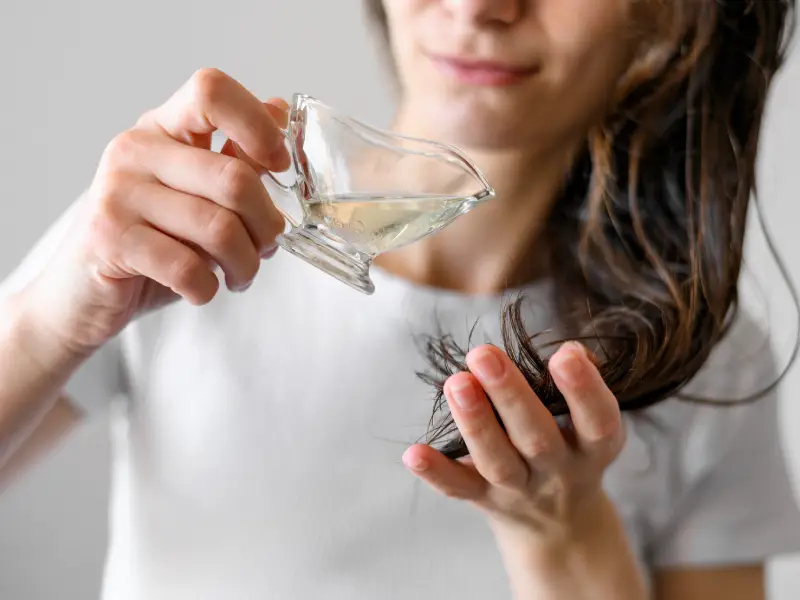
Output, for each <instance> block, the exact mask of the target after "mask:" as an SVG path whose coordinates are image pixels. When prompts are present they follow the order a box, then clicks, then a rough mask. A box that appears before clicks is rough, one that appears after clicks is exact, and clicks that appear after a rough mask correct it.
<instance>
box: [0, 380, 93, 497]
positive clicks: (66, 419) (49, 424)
mask: <svg viewBox="0 0 800 600" xmlns="http://www.w3.org/2000/svg"><path fill="white" fill-rule="evenodd" d="M82 417H83V416H82V413H81V412H80V411H79V410H78V409H76V408H75V407H74V406H73V405H72V404H70V402H69V401H68V400H67V399H66V398H65V397H64V396H61V397H60V398H59V399H58V400H57V401H56V403H55V404H53V407H52V408H51V409H50V410H49V411H48V412H47V413H46V414H45V415H44V417H42V419H41V421H40V422H39V424H38V425H37V426H36V429H34V430H33V431H32V432H31V434H30V435H28V437H27V438H25V440H24V441H23V442H22V444H21V445H20V446H19V447H18V448H17V450H16V451H15V452H13V453H12V454H11V456H10V457H9V458H8V460H7V461H6V462H5V464H3V465H2V466H0V492H2V491H3V489H4V488H6V487H8V486H9V485H10V484H11V483H12V482H13V481H14V480H15V479H16V477H17V476H19V475H20V474H21V473H22V472H23V471H24V470H25V469H27V468H28V467H30V466H32V465H33V464H35V463H36V461H37V460H39V459H40V458H41V457H42V456H44V455H45V454H46V453H47V452H48V451H50V450H51V449H52V448H53V447H54V446H55V445H56V444H57V443H58V442H60V441H61V440H62V439H63V438H64V437H66V435H67V434H68V433H70V432H71V431H72V429H73V428H74V427H75V426H76V425H77V424H78V423H79V422H80V421H81V419H82Z"/></svg>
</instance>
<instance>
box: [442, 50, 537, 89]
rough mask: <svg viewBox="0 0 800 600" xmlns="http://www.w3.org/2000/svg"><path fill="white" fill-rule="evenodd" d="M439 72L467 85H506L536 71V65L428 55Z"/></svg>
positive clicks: (514, 82)
mask: <svg viewBox="0 0 800 600" xmlns="http://www.w3.org/2000/svg"><path fill="white" fill-rule="evenodd" d="M429 57H430V59H431V61H432V62H433V64H434V65H435V66H436V68H437V69H439V71H440V72H442V73H443V74H445V75H447V76H448V77H451V78H453V79H456V80H457V81H459V82H461V83H465V84H468V85H481V86H496V87H499V86H507V85H514V84H518V83H520V82H522V81H524V80H525V79H527V78H528V77H530V76H531V75H534V74H535V73H536V72H537V71H538V68H537V67H521V66H517V65H510V64H506V63H502V62H496V61H486V60H472V59H465V58H460V57H452V56H443V55H429Z"/></svg>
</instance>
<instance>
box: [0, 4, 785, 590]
mask: <svg viewBox="0 0 800 600" xmlns="http://www.w3.org/2000/svg"><path fill="white" fill-rule="evenodd" d="M361 4H362V3H361V2H360V1H359V0H337V1H336V2H332V1H329V2H322V1H321V0H293V1H292V2H276V1H270V0H261V1H260V2H256V1H249V2H248V1H245V0H227V1H226V2H224V3H222V2H208V1H203V0H200V1H194V2H189V1H188V0H182V1H181V0H172V1H170V2H164V1H158V0H138V1H137V2H124V3H122V2H108V1H101V0H72V1H71V2H64V1H63V0H40V1H38V2H13V1H11V0H7V1H4V2H2V3H0V66H2V71H0V73H2V76H1V77H0V134H1V135H0V140H1V143H0V202H2V209H3V210H2V212H0V277H3V276H5V275H6V273H8V272H9V271H10V270H11V269H12V268H13V267H14V265H15V264H16V263H17V262H18V261H19V260H20V259H21V258H22V257H23V255H24V253H25V252H26V250H27V248H28V247H29V246H30V245H31V244H32V243H33V242H34V241H35V240H36V239H37V238H38V236H39V235H41V233H42V232H43V230H44V229H45V227H46V226H47V225H48V224H49V223H50V222H51V221H53V220H54V219H55V218H56V217H57V215H58V214H59V213H60V212H61V211H63V210H64V209H65V208H66V206H67V205H68V204H69V203H70V202H72V201H73V200H74V199H75V198H76V197H77V196H78V195H79V194H80V193H81V191H83V190H84V189H85V188H86V186H87V185H88V184H89V182H90V180H91V177H92V174H93V172H94V169H95V167H96V164H97V161H98V159H99V157H100V154H101V152H102V150H103V148H104V147H105V145H106V144H107V143H108V141H109V140H110V139H111V138H112V137H113V136H114V135H115V134H117V133H118V132H120V131H122V130H123V129H126V128H127V127H129V126H130V125H132V124H133V123H134V122H135V120H136V118H137V117H138V115H139V114H141V113H142V112H144V111H145V110H147V109H149V108H151V107H153V106H155V105H157V104H160V103H161V102H163V101H164V100H165V99H166V98H167V97H168V96H169V95H170V94H171V93H172V92H173V91H174V90H176V89H177V88H178V87H179V86H180V85H181V84H182V83H183V82H184V81H185V80H186V79H187V78H188V77H189V76H190V75H191V74H192V73H193V72H194V71H195V70H196V69H198V68H200V67H208V66H213V67H218V68H220V69H222V70H224V71H226V72H228V73H229V74H230V75H232V76H234V77H236V78H237V79H239V80H240V81H241V82H242V83H243V84H244V85H245V86H247V87H248V88H249V89H251V90H252V91H253V92H254V93H255V94H257V95H258V96H259V97H262V98H266V97H269V96H282V97H285V98H288V97H289V96H291V94H292V93H293V92H304V93H308V94H312V95H316V96H318V97H319V98H321V99H322V100H324V101H325V102H327V103H329V104H332V105H333V106H335V107H337V108H340V109H342V110H343V111H345V112H349V113H351V114H353V115H354V116H359V117H361V118H363V119H365V120H367V121H370V122H373V123H375V124H377V125H385V124H386V121H387V119H388V118H389V117H390V115H391V112H392V103H391V93H390V87H389V86H388V85H387V78H386V76H385V74H383V73H382V71H381V69H380V55H379V52H378V50H377V47H376V46H375V45H374V44H373V42H372V40H371V39H370V36H369V33H368V30H367V28H366V26H365V24H364V18H363V15H362V10H361ZM798 142H800V52H795V53H794V58H793V59H792V60H791V61H790V64H789V65H788V66H787V68H786V69H785V71H784V72H783V73H782V75H781V76H780V78H779V80H778V82H777V85H776V87H775V89H774V93H773V95H772V98H771V101H770V105H769V111H768V118H767V122H766V127H765V131H764V136H763V141H762V149H761V157H760V173H759V175H760V187H761V196H762V199H763V206H764V210H765V213H766V219H767V223H768V225H769V227H770V228H771V230H772V233H773V234H774V239H775V242H776V244H777V246H778V248H779V249H780V251H781V253H782V255H783V257H784V258H785V260H786V261H787V263H788V266H789V269H790V271H791V273H792V276H793V278H794V279H795V280H800V236H799V235H798V232H797V224H798V223H799V222H800V207H799V206H798V202H797V192H798V190H800V162H798V161H799V160H800V159H798V157H797V147H798ZM747 264H748V270H747V273H746V274H745V278H746V281H747V282H748V284H750V283H755V284H756V285H754V286H752V288H753V289H754V290H760V292H759V293H753V294H748V298H751V297H752V298H753V299H754V300H753V301H755V302H759V303H760V306H762V307H766V308H767V309H768V310H767V313H766V314H767V315H768V317H769V320H770V323H771V325H772V327H773V329H774V343H775V345H776V347H777V348H778V350H779V351H780V352H781V354H782V355H783V356H786V354H787V351H788V350H789V348H790V343H791V336H792V335H793V333H794V328H795V327H796V319H795V316H794V314H793V312H792V306H791V303H790V302H789V300H788V293H787V289H786V287H785V285H784V284H783V283H782V282H781V280H780V278H779V276H778V271H777V269H776V267H775V265H774V262H773V261H772V259H771V258H770V256H769V254H768V252H767V248H766V245H765V243H764V238H763V236H761V235H760V232H759V231H758V230H754V231H753V235H752V236H751V239H750V241H749V248H748V263H747ZM763 312H764V311H763V310H762V313H763ZM782 389H783V395H784V401H785V403H784V417H785V418H784V423H785V427H784V432H785V439H786V444H787V452H788V453H789V455H790V456H791V460H792V465H793V469H794V476H795V481H800V479H798V478H797V476H798V475H800V436H799V435H797V432H798V431H800V406H798V404H800V367H798V368H796V369H794V370H793V371H792V373H791V374H790V376H789V377H788V378H787V380H786V382H785V383H784V385H783V388H782ZM189 400H190V399H189ZM107 428H108V423H107V421H106V420H105V419H104V418H102V417H99V418H96V419H94V420H93V421H91V422H89V423H87V424H85V425H84V426H82V427H81V428H80V429H79V431H78V432H77V433H75V434H74V435H72V436H71V437H70V438H69V439H68V440H67V441H66V442H65V443H63V444H62V445H61V446H60V447H59V448H58V450H57V451H56V452H55V453H53V454H52V455H51V456H49V457H48V458H47V459H46V460H45V461H43V462H42V463H40V464H39V465H37V466H36V467H35V468H34V469H32V470H31V471H29V472H28V473H26V474H25V476H24V477H23V478H22V479H21V480H20V481H18V483H17V484H16V485H14V486H13V487H12V488H11V489H10V490H8V491H7V492H5V493H4V494H3V495H2V496H0V600H45V599H47V600H50V599H52V598H60V599H61V600H87V599H91V598H95V597H97V593H98V590H99V586H100V579H101V576H102V566H103V560H104V553H105V543H106V534H107V522H106V501H107V495H108V489H107V486H108V483H109V481H108V469H109V455H108V451H109V446H108V440H107ZM742 476H743V477H746V473H743V474H742ZM797 489H800V486H798V488H797ZM764 493H765V494H766V493H769V490H764ZM753 509H754V510H757V509H758V507H753ZM770 588H771V591H770V597H771V598H772V599H773V600H789V599H794V598H797V597H800V557H796V558H795V557H786V558H783V559H780V560H778V561H776V563H775V564H774V565H772V566H771V568H770Z"/></svg>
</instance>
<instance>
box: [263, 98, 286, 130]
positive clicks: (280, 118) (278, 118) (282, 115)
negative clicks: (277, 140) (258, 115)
mask: <svg viewBox="0 0 800 600" xmlns="http://www.w3.org/2000/svg"><path fill="white" fill-rule="evenodd" d="M264 106H266V107H267V110H268V111H269V114H270V115H272V118H273V119H275V122H276V123H277V124H278V125H279V126H280V127H281V128H282V129H286V126H287V125H288V123H289V103H288V102H286V100H284V99H283V98H270V99H269V100H267V101H266V102H265V103H264Z"/></svg>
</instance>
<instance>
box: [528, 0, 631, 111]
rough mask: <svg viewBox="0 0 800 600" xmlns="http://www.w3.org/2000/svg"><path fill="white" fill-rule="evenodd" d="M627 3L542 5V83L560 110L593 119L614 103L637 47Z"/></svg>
mask: <svg viewBox="0 0 800 600" xmlns="http://www.w3.org/2000/svg"><path fill="white" fill-rule="evenodd" d="M629 1H630V0H553V1H551V2H546V3H545V4H546V6H547V9H545V10H543V11H542V21H541V22H542V30H543V31H544V32H545V35H546V37H547V61H546V65H547V66H546V73H545V77H546V79H547V81H548V84H549V87H550V89H551V92H552V95H553V96H554V98H555V99H558V100H559V102H562V101H563V102H564V103H565V106H564V108H567V107H570V108H571V110H572V111H573V112H575V111H577V112H586V113H594V112H595V111H596V110H601V109H602V108H603V107H604V106H605V104H606V103H607V102H609V101H610V100H611V98H612V97H613V95H614V91H615V90H616V87H617V84H618V82H619V80H620V77H621V76H622V74H623V73H624V72H625V71H626V70H627V68H628V66H629V64H630V62H631V60H632V53H633V48H634V47H635V44H634V38H635V35H634V29H633V27H632V25H631V19H630V16H629V9H628V6H629ZM581 109H583V110H581Z"/></svg>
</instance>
